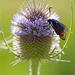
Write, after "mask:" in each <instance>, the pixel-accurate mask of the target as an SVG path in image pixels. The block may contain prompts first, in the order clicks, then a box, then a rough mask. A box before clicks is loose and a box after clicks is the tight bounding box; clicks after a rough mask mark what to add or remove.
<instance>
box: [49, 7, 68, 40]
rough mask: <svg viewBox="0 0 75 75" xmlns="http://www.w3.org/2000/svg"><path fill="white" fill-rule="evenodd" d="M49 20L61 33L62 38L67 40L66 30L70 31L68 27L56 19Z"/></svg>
mask: <svg viewBox="0 0 75 75" xmlns="http://www.w3.org/2000/svg"><path fill="white" fill-rule="evenodd" d="M50 8H51V7H50ZM50 8H49V10H50ZM48 22H49V24H51V26H52V28H53V29H54V30H55V32H56V34H57V35H59V36H60V38H61V39H62V40H65V38H66V31H68V29H67V27H66V26H65V25H64V24H62V23H60V22H59V21H57V20H55V19H48Z"/></svg>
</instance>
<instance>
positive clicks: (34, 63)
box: [30, 58, 40, 75]
mask: <svg viewBox="0 0 75 75" xmlns="http://www.w3.org/2000/svg"><path fill="white" fill-rule="evenodd" d="M39 67H40V64H39V59H37V58H36V59H32V60H31V64H30V75H40V74H39V73H40V72H39V69H40V68H39Z"/></svg>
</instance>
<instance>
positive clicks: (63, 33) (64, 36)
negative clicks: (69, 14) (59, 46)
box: [59, 30, 66, 40]
mask: <svg viewBox="0 0 75 75" xmlns="http://www.w3.org/2000/svg"><path fill="white" fill-rule="evenodd" d="M59 36H60V38H61V39H62V40H65V38H66V32H65V30H63V32H62V33H61V34H60V35H59Z"/></svg>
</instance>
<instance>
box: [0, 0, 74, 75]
mask: <svg viewBox="0 0 75 75" xmlns="http://www.w3.org/2000/svg"><path fill="white" fill-rule="evenodd" d="M26 1H28V0H26ZM41 1H42V0H41ZM23 2H24V0H2V1H1V2H0V6H1V7H0V10H1V14H0V16H1V24H2V27H3V32H4V35H5V37H8V36H9V35H11V32H10V26H11V19H12V17H13V14H15V13H17V12H18V10H19V7H20V6H21V5H22V4H23ZM49 2H50V4H51V5H53V9H54V11H56V13H57V14H59V15H60V20H61V22H62V23H64V24H65V25H66V26H67V27H68V29H69V27H70V24H71V1H70V0H46V3H49ZM73 9H74V11H75V0H73ZM73 16H74V20H75V14H73ZM68 32H69V31H68ZM68 32H67V36H68ZM72 32H73V33H72V34H71V36H70V39H69V42H68V44H67V48H65V49H64V52H65V54H64V55H62V59H66V60H70V61H71V62H70V63H66V62H57V63H53V62H51V61H47V62H41V68H40V75H75V22H74V23H73V27H72ZM66 39H67V38H66ZM0 40H2V36H1V34H0ZM64 43H65V41H63V40H61V39H60V45H61V47H62V46H63V44H64ZM13 61H15V55H13V54H12V53H9V51H8V50H3V49H0V75H29V68H30V67H29V65H30V63H29V61H28V62H26V61H22V62H21V63H19V64H17V65H16V66H12V65H10V63H11V62H13Z"/></svg>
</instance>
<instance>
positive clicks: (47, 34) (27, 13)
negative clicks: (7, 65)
mask: <svg viewBox="0 0 75 75" xmlns="http://www.w3.org/2000/svg"><path fill="white" fill-rule="evenodd" d="M48 8H49V6H48V5H46V7H44V5H43V3H42V4H40V5H39V3H37V4H36V3H35V4H34V5H33V4H32V3H29V6H27V5H25V4H24V6H23V7H22V8H21V10H20V11H19V12H18V13H17V14H14V17H13V19H12V21H11V23H12V25H11V33H12V34H13V35H14V36H13V46H14V47H13V48H14V49H13V50H12V52H13V53H15V54H16V55H17V56H19V57H20V58H23V59H36V58H38V59H39V60H41V59H51V57H52V56H55V55H56V54H57V53H58V52H59V51H61V48H60V46H59V36H58V35H57V34H56V33H55V31H54V30H53V28H52V27H51V25H50V24H49V23H48V22H47V20H48V19H49V18H50V19H56V20H59V16H58V15H57V14H56V13H53V14H51V15H50V13H49V10H48ZM55 58H56V57H55Z"/></svg>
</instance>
